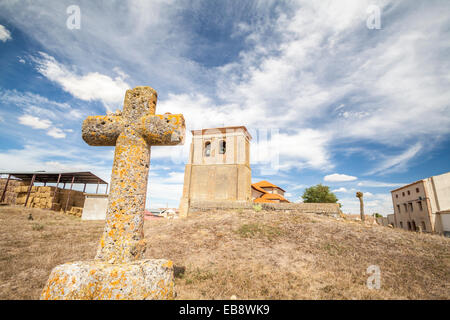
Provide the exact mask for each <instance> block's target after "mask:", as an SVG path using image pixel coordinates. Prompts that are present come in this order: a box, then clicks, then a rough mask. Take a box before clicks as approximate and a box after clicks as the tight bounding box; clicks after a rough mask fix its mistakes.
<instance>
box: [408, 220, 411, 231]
mask: <svg viewBox="0 0 450 320" xmlns="http://www.w3.org/2000/svg"><path fill="white" fill-rule="evenodd" d="M408 230H411V222H409V221H408Z"/></svg>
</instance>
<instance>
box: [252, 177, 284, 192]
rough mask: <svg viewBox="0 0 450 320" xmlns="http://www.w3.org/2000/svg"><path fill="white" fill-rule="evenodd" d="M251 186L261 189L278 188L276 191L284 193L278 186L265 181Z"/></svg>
mask: <svg viewBox="0 0 450 320" xmlns="http://www.w3.org/2000/svg"><path fill="white" fill-rule="evenodd" d="M253 185H256V186H258V187H261V188H278V189H280V190H282V191H284V190H283V189H282V188H280V187H279V186H276V185H274V184H273V183H270V182H269V181H266V180H263V181H260V182H257V183H254V184H253Z"/></svg>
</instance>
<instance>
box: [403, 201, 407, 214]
mask: <svg viewBox="0 0 450 320" xmlns="http://www.w3.org/2000/svg"><path fill="white" fill-rule="evenodd" d="M403 207H405V212H408V206H407V205H406V203H404V204H403Z"/></svg>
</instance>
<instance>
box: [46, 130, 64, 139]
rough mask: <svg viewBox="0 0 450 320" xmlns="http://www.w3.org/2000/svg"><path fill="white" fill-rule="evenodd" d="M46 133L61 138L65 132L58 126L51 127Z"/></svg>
mask: <svg viewBox="0 0 450 320" xmlns="http://www.w3.org/2000/svg"><path fill="white" fill-rule="evenodd" d="M47 134H48V135H49V136H50V137H53V138H55V139H63V138H65V137H66V134H65V133H64V131H63V130H61V129H60V128H51V129H50V130H48V131H47Z"/></svg>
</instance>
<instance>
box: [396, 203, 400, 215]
mask: <svg viewBox="0 0 450 320" xmlns="http://www.w3.org/2000/svg"><path fill="white" fill-rule="evenodd" d="M397 211H398V213H400V205H399V204H398V205H397Z"/></svg>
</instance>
